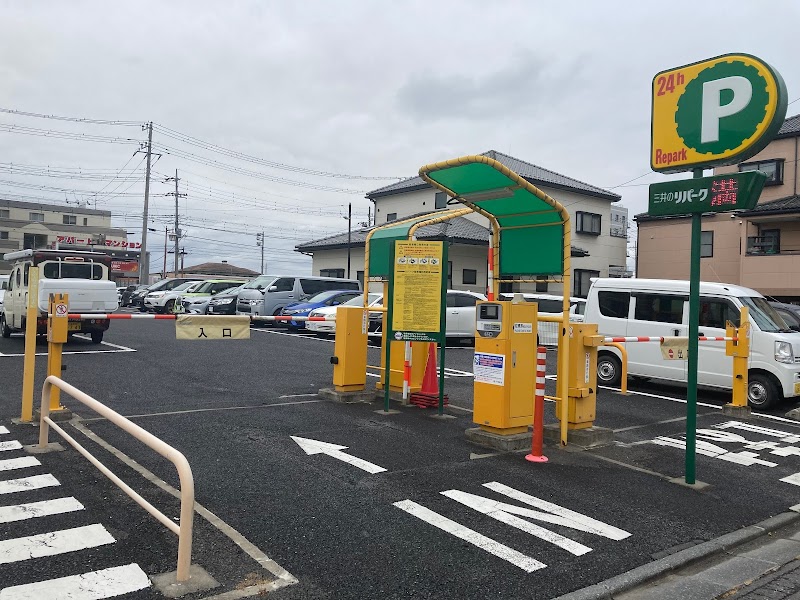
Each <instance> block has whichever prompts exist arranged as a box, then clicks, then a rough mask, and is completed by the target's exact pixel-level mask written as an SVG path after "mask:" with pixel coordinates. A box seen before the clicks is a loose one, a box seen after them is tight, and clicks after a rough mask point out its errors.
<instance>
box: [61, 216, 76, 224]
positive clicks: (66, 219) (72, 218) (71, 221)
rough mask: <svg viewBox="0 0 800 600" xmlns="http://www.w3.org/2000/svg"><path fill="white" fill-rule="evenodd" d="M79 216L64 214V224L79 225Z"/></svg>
mask: <svg viewBox="0 0 800 600" xmlns="http://www.w3.org/2000/svg"><path fill="white" fill-rule="evenodd" d="M77 224H78V217H76V216H75V215H64V225H77Z"/></svg>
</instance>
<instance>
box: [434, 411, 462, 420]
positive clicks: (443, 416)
mask: <svg viewBox="0 0 800 600" xmlns="http://www.w3.org/2000/svg"><path fill="white" fill-rule="evenodd" d="M430 418H431V419H438V420H439V421H448V420H450V419H455V418H456V416H455V415H448V414H447V413H445V414H443V415H440V414H438V413H437V414H435V415H430Z"/></svg>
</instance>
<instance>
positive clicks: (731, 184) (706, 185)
mask: <svg viewBox="0 0 800 600" xmlns="http://www.w3.org/2000/svg"><path fill="white" fill-rule="evenodd" d="M766 181H767V176H766V174H764V173H762V172H761V171H743V172H741V173H730V174H726V175H717V176H716V177H698V178H694V179H681V180H678V181H667V182H665V183H653V184H651V185H650V201H649V207H648V213H649V214H651V215H653V216H664V215H686V214H691V213H705V212H723V211H729V210H750V209H752V208H753V207H754V206H755V205H756V203H757V202H758V198H759V196H760V195H761V190H762V189H764V183H765V182H766Z"/></svg>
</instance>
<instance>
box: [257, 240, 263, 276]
mask: <svg viewBox="0 0 800 600" xmlns="http://www.w3.org/2000/svg"><path fill="white" fill-rule="evenodd" d="M256 246H261V274H262V275H263V274H264V232H263V231H262V232H261V233H257V234H256Z"/></svg>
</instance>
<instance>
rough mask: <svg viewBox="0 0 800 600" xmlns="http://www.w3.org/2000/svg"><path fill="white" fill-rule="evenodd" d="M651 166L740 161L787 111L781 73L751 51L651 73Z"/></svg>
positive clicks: (672, 168) (683, 167)
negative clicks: (749, 53) (652, 76)
mask: <svg viewBox="0 0 800 600" xmlns="http://www.w3.org/2000/svg"><path fill="white" fill-rule="evenodd" d="M652 94H653V95H652V120H651V127H652V136H651V145H650V166H651V167H652V169H653V170H654V171H659V172H664V173H671V172H680V171H689V170H691V169H693V168H699V167H710V166H714V165H727V164H735V163H737V162H741V161H742V160H744V159H746V158H749V157H751V156H753V155H755V154H757V153H758V152H759V151H761V150H762V149H763V148H764V147H765V146H766V145H767V144H768V143H769V142H770V141H771V140H772V138H773V137H774V136H775V134H776V133H777V132H778V129H780V126H781V125H782V124H783V120H784V118H785V117H786V107H787V102H788V101H787V95H786V86H785V84H784V83H783V79H782V78H781V76H780V74H779V73H778V72H777V71H776V70H774V69H773V68H772V67H770V66H769V65H768V64H767V63H765V62H764V61H762V60H760V59H758V58H756V57H754V56H750V55H747V54H726V55H724V56H718V57H716V58H712V59H709V60H704V61H701V62H698V63H694V64H691V65H685V66H682V67H678V68H675V69H670V70H668V71H662V72H660V73H658V74H656V76H655V77H654V78H653V91H652Z"/></svg>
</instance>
